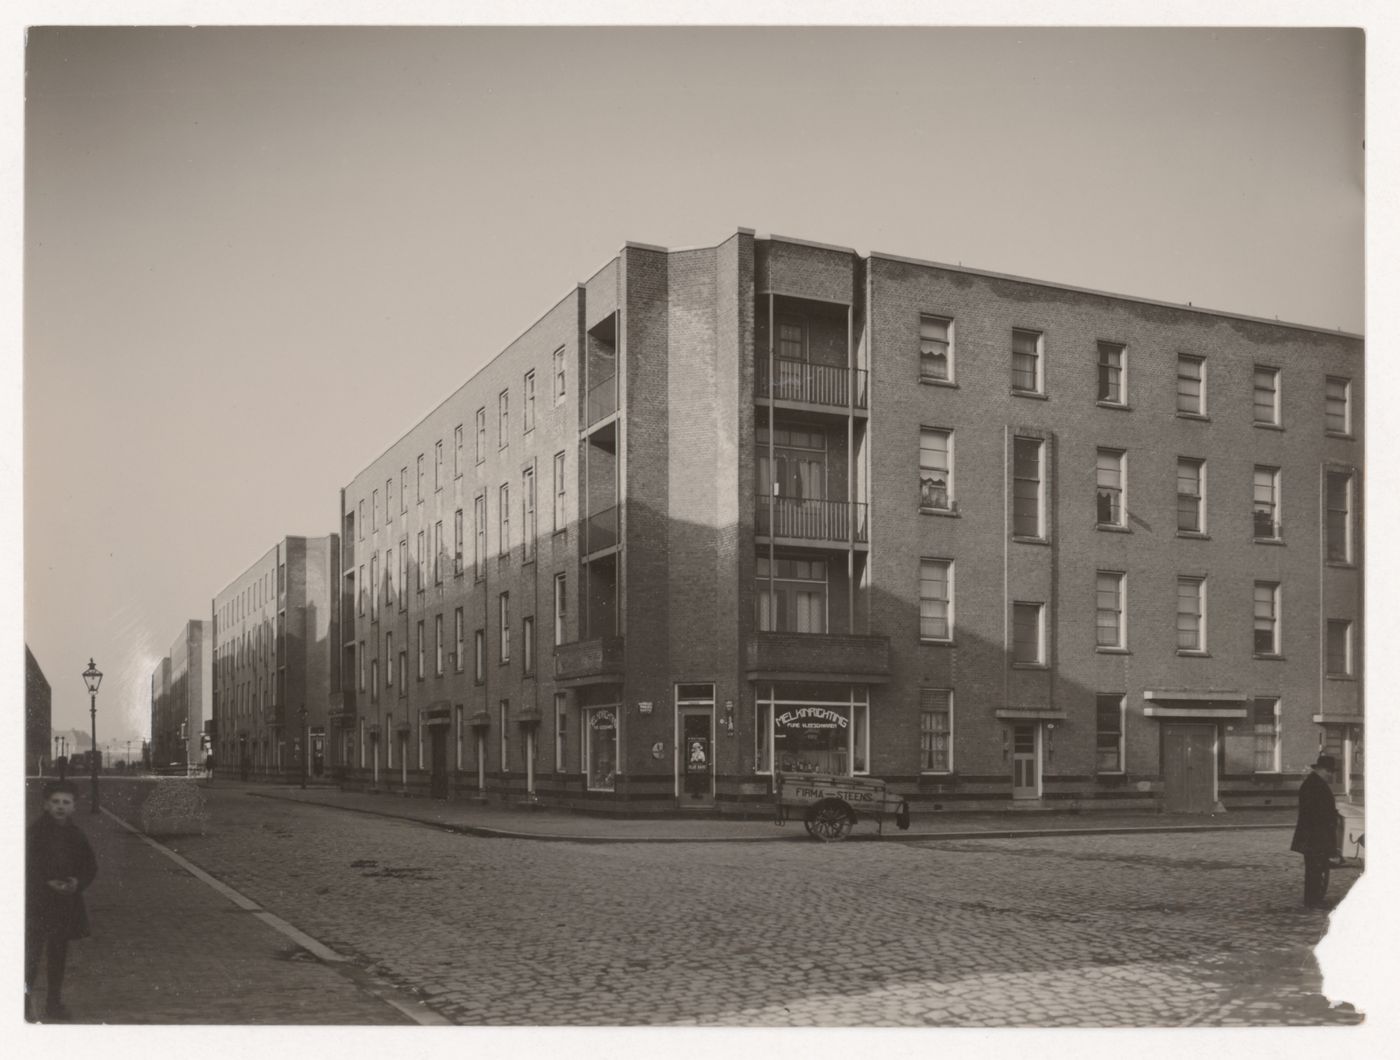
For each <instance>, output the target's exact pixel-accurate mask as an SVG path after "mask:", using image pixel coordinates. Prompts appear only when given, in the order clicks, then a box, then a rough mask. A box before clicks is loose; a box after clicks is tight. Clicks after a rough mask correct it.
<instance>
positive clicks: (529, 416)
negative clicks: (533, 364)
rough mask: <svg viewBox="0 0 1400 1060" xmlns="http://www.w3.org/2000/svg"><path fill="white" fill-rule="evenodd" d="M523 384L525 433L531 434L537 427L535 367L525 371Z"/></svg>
mask: <svg viewBox="0 0 1400 1060" xmlns="http://www.w3.org/2000/svg"><path fill="white" fill-rule="evenodd" d="M523 386H524V388H525V398H524V404H525V410H524V416H525V429H524V433H525V434H529V433H530V432H531V431H533V430H534V429H535V370H534V369H533V368H531V369H530V370H529V371H528V372H526V373H525V380H524V383H523Z"/></svg>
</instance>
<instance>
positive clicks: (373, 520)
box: [369, 490, 379, 531]
mask: <svg viewBox="0 0 1400 1060" xmlns="http://www.w3.org/2000/svg"><path fill="white" fill-rule="evenodd" d="M370 498H371V499H370V504H369V528H370V530H371V531H374V530H378V529H379V491H378V490H373V491H371V493H370Z"/></svg>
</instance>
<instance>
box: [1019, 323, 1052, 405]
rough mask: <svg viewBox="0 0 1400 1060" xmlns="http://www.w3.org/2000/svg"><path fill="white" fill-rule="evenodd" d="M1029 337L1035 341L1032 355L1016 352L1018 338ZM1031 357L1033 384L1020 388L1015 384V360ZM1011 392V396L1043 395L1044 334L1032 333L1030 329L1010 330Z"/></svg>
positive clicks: (1020, 386)
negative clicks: (1033, 359) (1032, 358)
mask: <svg viewBox="0 0 1400 1060" xmlns="http://www.w3.org/2000/svg"><path fill="white" fill-rule="evenodd" d="M1024 336H1030V337H1032V338H1034V339H1035V351H1034V353H1031V354H1027V353H1026V352H1025V351H1017V349H1016V340H1017V338H1018V337H1024ZM1025 356H1032V357H1034V358H1035V361H1034V372H1033V375H1034V376H1035V379H1034V382H1033V384H1032V385H1031V386H1022V385H1020V384H1018V383H1017V382H1016V378H1017V371H1016V358H1017V357H1025ZM1011 392H1012V393H1013V394H1043V393H1045V332H1043V331H1034V330H1032V329H1031V328H1012V329H1011Z"/></svg>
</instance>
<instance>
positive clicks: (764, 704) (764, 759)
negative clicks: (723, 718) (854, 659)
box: [754, 683, 870, 777]
mask: <svg viewBox="0 0 1400 1060" xmlns="http://www.w3.org/2000/svg"><path fill="white" fill-rule="evenodd" d="M781 707H792V708H798V709H800V708H802V707H828V708H833V709H836V710H845V711H846V712H847V713H846V718H847V726H846V731H847V734H848V736H847V740H846V761H847V763H848V768H849V769H850V775H851V776H858V777H860V776H869V775H870V696H869V693H868V692H867V691H865V690H864V689H863V688H862V687H861V686H858V685H851V686H849V687H848V688H847V693H846V698H845V699H830V700H815V699H801V700H798V699H778V698H777V687H776V686H775V685H773V684H771V683H768V684H762V685H760V686H759V688H758V691H757V694H756V697H755V714H756V717H757V726H756V728H755V732H754V772H755V773H757V774H760V775H765V776H766V775H771V774H772V773H773V771H774V769H775V765H776V763H775V761H774V750H775V739H776V735H777V734H776V731H775V726H774V717H775V715H776V714H777V712H778V709H779V708H781ZM765 741H766V746H765Z"/></svg>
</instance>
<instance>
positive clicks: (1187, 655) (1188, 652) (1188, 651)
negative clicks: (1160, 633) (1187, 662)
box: [1176, 648, 1211, 659]
mask: <svg viewBox="0 0 1400 1060" xmlns="http://www.w3.org/2000/svg"><path fill="white" fill-rule="evenodd" d="M1176 654H1177V657H1178V658H1182V659H1209V658H1210V657H1211V656H1210V652H1208V651H1197V650H1196V649H1194V648H1177V649H1176Z"/></svg>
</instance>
